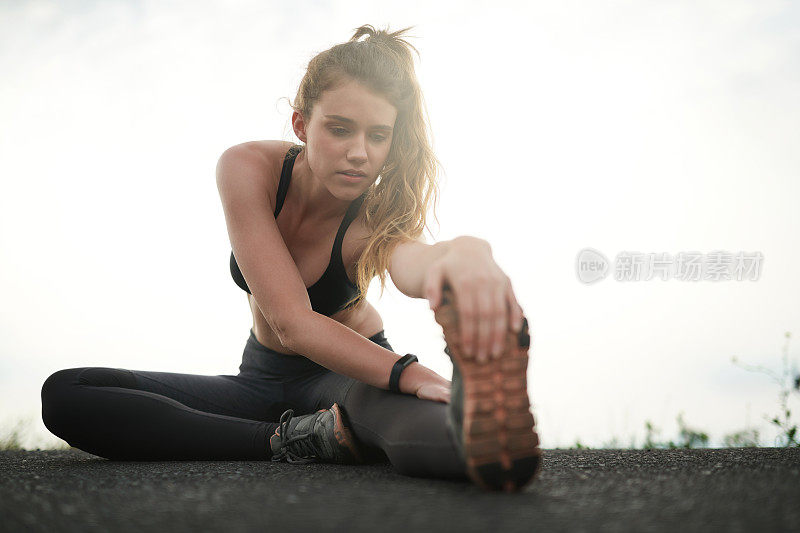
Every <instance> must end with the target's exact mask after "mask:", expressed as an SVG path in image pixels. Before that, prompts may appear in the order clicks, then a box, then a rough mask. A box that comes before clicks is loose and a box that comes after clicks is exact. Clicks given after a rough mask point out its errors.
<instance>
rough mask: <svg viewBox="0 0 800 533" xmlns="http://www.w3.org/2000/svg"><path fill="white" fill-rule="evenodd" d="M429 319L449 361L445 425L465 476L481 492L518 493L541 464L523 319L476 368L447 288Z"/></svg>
mask: <svg viewBox="0 0 800 533" xmlns="http://www.w3.org/2000/svg"><path fill="white" fill-rule="evenodd" d="M435 318H436V322H438V323H439V325H440V326H442V331H443V333H444V340H445V343H446V345H447V346H446V348H445V353H447V355H449V356H450V359H451V360H452V362H453V388H454V390H457V391H458V393H457V394H454V395H453V396H452V398H451V402H455V403H454V404H453V405H452V406H451V409H450V411H449V412H450V413H451V414H450V420H448V423H449V424H450V427H451V428H453V430H454V431H455V432H457V433H459V435H457V436H456V438H457V439H458V440H459V442H458V444H459V447H460V450H461V452H462V454H463V458H464V461H465V463H466V465H467V475H468V476H469V477H470V479H472V480H473V481H474V482H475V483H476V484H477V485H479V486H481V487H483V488H485V489H489V490H503V491H506V492H515V491H519V490H521V489H522V488H523V487H524V486H525V485H526V484H528V483H529V482H531V481H532V480H533V479H534V478H535V477H536V476H537V474H538V473H539V471H540V470H541V463H542V450H541V449H540V448H539V435H538V434H537V433H536V425H535V420H534V418H533V414H532V413H531V411H530V401H529V399H528V390H527V376H526V373H527V369H528V349H529V348H530V334H529V331H528V321H527V319H524V320H523V327H522V329H521V331H520V332H519V334H515V333H514V332H513V330H511V329H509V332H508V335H507V336H506V342H505V347H504V350H503V352H502V354H501V355H500V356H499V357H498V358H494V359H493V358H490V359H489V360H488V361H486V362H484V363H481V362H479V361H478V360H477V358H476V357H475V356H474V355H473V354H467V353H465V352H464V351H463V350H462V347H461V343H460V339H459V329H458V314H457V308H456V305H455V299H454V295H453V292H452V290H451V289H450V288H449V286H447V285H445V287H444V290H443V293H442V303H441V305H440V306H439V307H438V308H437V309H436V311H435ZM456 380H459V383H456ZM458 402H461V405H460V406H459V405H457V403H458Z"/></svg>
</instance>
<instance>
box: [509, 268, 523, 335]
mask: <svg viewBox="0 0 800 533" xmlns="http://www.w3.org/2000/svg"><path fill="white" fill-rule="evenodd" d="M505 296H506V302H507V303H508V307H507V309H508V311H509V314H510V317H511V318H510V320H511V329H513V330H514V333H519V332H520V330H521V329H522V317H523V312H522V307H520V305H519V302H517V297H516V296H515V295H514V289H512V288H511V280H510V279H509V280H508V287H507V289H506V292H505Z"/></svg>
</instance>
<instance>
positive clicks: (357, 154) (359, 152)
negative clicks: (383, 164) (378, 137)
mask: <svg viewBox="0 0 800 533" xmlns="http://www.w3.org/2000/svg"><path fill="white" fill-rule="evenodd" d="M347 159H348V160H350V161H358V162H362V163H363V162H366V161H367V146H366V143H365V142H364V140H363V139H361V138H357V139H355V140H354V141H353V144H352V145H350V149H349V150H348V151H347Z"/></svg>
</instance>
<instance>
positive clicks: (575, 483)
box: [0, 448, 800, 533]
mask: <svg viewBox="0 0 800 533" xmlns="http://www.w3.org/2000/svg"><path fill="white" fill-rule="evenodd" d="M400 530H402V531H436V532H437V533H444V532H449V531H525V532H531V531H592V532H594V531H636V532H647V531H670V532H673V531H725V532H736V531H754V532H762V531H800V448H792V449H787V448H734V449H714V450H545V456H544V464H543V469H542V473H541V475H540V477H539V478H538V479H537V480H536V481H535V482H534V483H533V484H531V485H529V486H528V487H526V489H525V490H524V491H523V492H522V493H519V494H511V495H509V494H502V493H489V492H484V491H483V490H481V489H479V488H478V487H476V486H473V485H471V484H467V483H454V482H448V481H441V480H431V479H419V478H409V477H405V476H401V475H398V474H395V473H394V472H393V471H392V468H391V466H390V465H388V464H377V465H360V466H340V465H320V464H312V465H288V464H285V463H272V462H271V461H214V462H212V461H180V462H121V461H107V460H105V459H102V458H99V457H96V456H94V455H90V454H87V453H84V452H81V451H79V450H77V449H74V448H73V449H70V450H66V451H4V452H0V531H4V532H5V531H14V532H17V531H48V532H49V531H81V532H84V531H85V532H93V531H98V532H101V531H102V532H106V531H135V532H137V533H139V532H142V531H170V532H180V531H192V532H198V531H225V532H226V533H233V532H238V531H280V532H281V533H291V532H294V531H315V532H322V531H343V532H349V531H382V532H386V531H400Z"/></svg>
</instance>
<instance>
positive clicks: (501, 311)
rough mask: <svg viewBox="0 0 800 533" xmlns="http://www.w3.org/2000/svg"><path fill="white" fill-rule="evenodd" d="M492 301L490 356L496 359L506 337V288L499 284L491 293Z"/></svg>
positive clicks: (507, 320)
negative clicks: (492, 318)
mask: <svg viewBox="0 0 800 533" xmlns="http://www.w3.org/2000/svg"><path fill="white" fill-rule="evenodd" d="M493 297H494V301H493V304H494V305H493V306H492V316H493V317H494V322H493V323H494V329H493V330H492V352H491V353H492V358H494V359H497V358H498V357H500V355H501V354H502V353H503V349H504V348H505V343H506V338H507V337H508V322H509V317H508V311H507V307H506V288H505V287H504V286H503V285H499V286H497V287H496V288H495V290H494V293H493Z"/></svg>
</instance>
